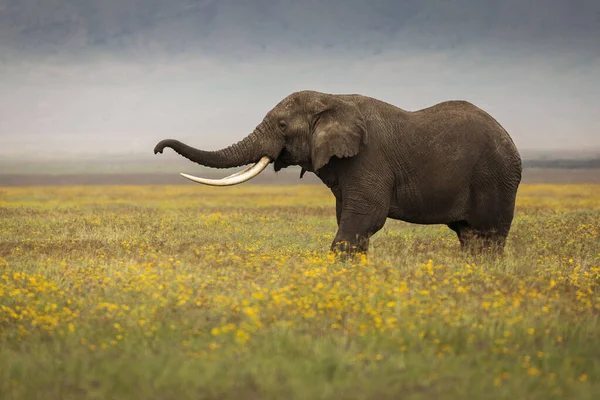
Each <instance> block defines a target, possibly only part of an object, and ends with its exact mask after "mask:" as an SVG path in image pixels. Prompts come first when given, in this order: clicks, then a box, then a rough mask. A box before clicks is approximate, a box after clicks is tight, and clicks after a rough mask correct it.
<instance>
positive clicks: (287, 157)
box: [273, 148, 299, 172]
mask: <svg viewBox="0 0 600 400" xmlns="http://www.w3.org/2000/svg"><path fill="white" fill-rule="evenodd" d="M291 165H299V163H298V161H296V160H295V159H294V157H293V156H292V153H290V152H289V151H287V150H286V149H285V148H284V149H283V150H281V152H280V153H279V155H278V156H277V158H276V159H275V162H274V163H273V169H274V170H275V172H277V171H279V170H282V169H284V168H287V167H289V166H291Z"/></svg>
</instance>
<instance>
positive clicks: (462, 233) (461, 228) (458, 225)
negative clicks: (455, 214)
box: [448, 220, 470, 247]
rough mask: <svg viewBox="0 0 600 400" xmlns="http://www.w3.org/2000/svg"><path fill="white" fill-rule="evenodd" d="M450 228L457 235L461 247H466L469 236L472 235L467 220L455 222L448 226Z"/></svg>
mask: <svg viewBox="0 0 600 400" xmlns="http://www.w3.org/2000/svg"><path fill="white" fill-rule="evenodd" d="M448 228H450V229H452V230H453V231H454V232H455V233H456V236H458V240H459V241H460V245H461V247H465V245H466V244H467V241H468V236H469V235H470V226H469V223H468V222H467V221H465V220H461V221H453V222H450V223H449V224H448Z"/></svg>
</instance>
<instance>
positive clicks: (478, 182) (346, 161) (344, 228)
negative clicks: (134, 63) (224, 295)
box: [154, 90, 522, 255]
mask: <svg viewBox="0 0 600 400" xmlns="http://www.w3.org/2000/svg"><path fill="white" fill-rule="evenodd" d="M166 147H170V148H171V149H173V150H174V151H175V152H177V153H179V154H180V155H182V156H183V157H186V158H188V159H189V160H191V161H193V162H195V163H198V164H201V165H204V166H207V167H213V168H232V167H239V166H244V165H248V164H251V165H250V167H248V168H246V169H245V170H243V171H241V172H238V173H236V174H233V175H230V176H228V177H226V178H223V179H204V178H200V177H195V176H192V175H187V174H183V173H182V174H181V175H183V176H184V177H186V178H188V179H190V180H192V181H194V182H198V183H202V184H207V185H214V186H229V185H235V184H239V183H242V182H245V181H247V180H249V179H252V178H253V177H255V176H256V175H258V174H259V173H261V172H262V171H263V170H264V169H265V168H266V167H267V165H268V164H270V163H273V165H274V170H275V171H279V170H281V169H283V168H286V167H289V166H292V165H295V166H300V167H301V172H300V178H302V176H303V175H304V174H305V173H306V172H312V173H314V174H316V175H317V176H318V177H319V178H320V179H321V181H322V182H323V183H324V184H325V185H326V186H327V187H328V188H329V189H330V190H331V192H332V193H333V195H334V197H335V204H336V206H335V214H336V220H337V225H338V230H337V234H336V235H335V238H334V240H333V242H332V244H331V247H330V250H331V251H333V252H337V253H342V254H344V255H348V254H356V253H367V251H368V247H369V239H370V237H371V236H372V235H374V234H375V233H376V232H378V231H379V230H380V229H381V228H382V227H383V226H384V224H385V222H386V219H387V218H392V219H396V220H401V221H405V222H408V223H414V224H445V225H447V226H448V227H449V228H450V229H451V230H453V231H454V232H455V233H456V235H457V236H458V240H459V242H460V245H461V247H463V248H465V247H469V246H470V245H471V244H475V243H478V248H481V246H485V248H488V249H489V248H495V249H497V250H499V252H500V253H502V251H503V249H504V247H505V241H506V238H507V236H508V233H509V230H510V227H511V224H512V220H513V216H514V209H515V200H516V194H517V189H518V187H519V184H520V182H521V174H522V163H521V157H520V154H519V152H518V150H517V147H516V145H515V143H514V142H513V140H512V138H511V137H510V135H509V134H508V132H507V131H506V130H505V129H504V128H503V127H502V126H501V125H500V124H499V123H498V122H497V121H496V120H495V119H494V118H493V117H492V116H491V115H489V114H488V113H487V112H486V111H484V110H482V109H481V108H479V107H477V106H475V105H474V104H472V103H470V102H468V101H464V100H449V101H443V102H440V103H437V104H435V105H432V106H429V107H427V108H423V109H419V110H416V111H407V110H404V109H401V108H399V107H396V106H394V105H392V104H390V103H387V102H384V101H381V100H378V99H376V98H373V97H368V96H364V95H359V94H329V93H323V92H318V91H313V90H303V91H297V92H294V93H291V94H290V95H288V96H287V97H285V98H284V99H283V100H281V101H280V102H279V103H278V104H277V105H276V106H275V107H274V108H273V109H271V110H270V111H269V112H268V113H267V114H266V116H265V117H264V118H263V120H262V121H261V122H260V123H259V124H258V125H257V126H256V128H255V129H254V130H253V131H252V132H251V133H250V134H249V135H248V136H246V137H245V138H244V139H242V140H240V141H239V142H237V143H235V144H232V145H230V146H229V147H226V148H223V149H221V150H217V151H204V150H199V149H196V148H193V147H190V146H188V145H186V144H184V143H182V142H180V141H178V140H174V139H165V140H162V141H160V142H159V143H158V144H157V145H156V147H155V148H154V154H157V153H162V152H163V149H165V148H166Z"/></svg>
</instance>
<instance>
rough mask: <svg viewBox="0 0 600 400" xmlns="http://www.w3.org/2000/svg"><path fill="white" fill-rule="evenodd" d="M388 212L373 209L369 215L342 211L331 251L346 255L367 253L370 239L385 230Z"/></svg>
mask: <svg viewBox="0 0 600 400" xmlns="http://www.w3.org/2000/svg"><path fill="white" fill-rule="evenodd" d="M387 211H388V210H385V211H384V210H383V208H381V209H377V210H373V209H371V210H369V213H368V214H367V213H357V212H349V211H345V210H342V212H341V217H340V223H339V226H338V231H337V234H336V235H335V238H334V239H333V243H332V244H331V251H333V252H336V253H342V254H345V255H350V254H355V253H367V251H368V249H369V238H370V237H371V236H373V235H374V234H375V233H376V232H377V231H379V230H380V229H381V228H383V225H384V224H385V221H386V219H387Z"/></svg>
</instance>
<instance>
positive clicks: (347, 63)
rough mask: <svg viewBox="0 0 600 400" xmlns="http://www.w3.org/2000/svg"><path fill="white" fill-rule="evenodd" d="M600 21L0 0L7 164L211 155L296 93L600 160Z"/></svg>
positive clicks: (413, 5)
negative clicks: (461, 105)
mask: <svg viewBox="0 0 600 400" xmlns="http://www.w3.org/2000/svg"><path fill="white" fill-rule="evenodd" d="M599 21H600V4H599V3H598V2H595V1H591V0H578V1H567V0H565V1H558V0H532V1H530V2H527V4H524V3H522V2H520V1H517V0H507V1H488V0H484V1H476V0H458V1H452V2H450V1H444V0H429V1H403V2H399V4H396V2H395V1H392V0H381V1H375V0H374V1H372V2H371V3H366V2H361V1H355V0H351V1H338V0H332V1H324V0H321V1H316V0H306V1H302V2H297V1H293V0H276V1H270V2H267V1H265V0H260V1H258V0H253V1H241V0H240V1H233V0H221V1H211V0H205V1H192V0H171V1H168V2H167V1H157V0H156V1H155V0H145V1H140V0H120V1H117V0H114V1H113V0H110V1H103V2H92V1H83V0H78V1H76V0H46V1H44V2H41V3H40V2H37V1H35V0H0V155H3V156H20V155H32V154H33V155H36V154H37V155H43V154H55V155H56V154H66V155H68V154H71V155H73V154H74V155H77V154H101V153H106V154H123V153H135V154H145V153H148V154H151V152H152V149H153V147H154V145H155V143H156V141H158V140H160V139H163V138H168V137H170V138H176V139H179V140H182V141H185V142H187V143H189V144H190V145H193V146H196V147H202V148H205V149H209V150H210V149H216V148H220V147H223V146H226V145H228V144H230V143H232V142H234V141H237V140H239V139H241V138H242V137H243V136H244V135H246V134H247V133H248V132H250V131H251V130H252V129H253V128H254V127H255V126H256V125H257V124H258V123H259V122H260V121H261V119H262V118H263V116H264V115H265V114H266V112H267V111H269V109H271V108H272V107H273V106H274V105H275V104H276V103H277V102H279V100H281V99H282V98H283V97H285V96H286V95H288V94H289V93H291V92H293V91H296V90H304V89H311V90H318V91H323V92H329V93H360V94H364V95H367V96H372V97H377V98H379V99H381V100H384V101H387V102H389V103H392V104H394V105H397V106H399V107H401V108H404V109H407V110H417V109H420V108H424V107H427V106H430V105H433V104H435V103H437V102H440V101H444V100H449V99H464V100H468V101H471V102H473V103H475V104H476V105H478V106H480V107H482V108H483V109H485V110H486V111H488V112H489V113H491V114H492V115H493V116H494V117H495V118H496V119H497V120H498V121H499V122H500V123H501V124H502V125H503V126H504V127H505V128H506V129H507V130H508V131H509V133H510V134H511V136H512V137H513V139H514V141H515V142H516V144H517V146H518V147H519V149H520V150H522V151H531V150H561V151H574V150H590V149H600V121H599V119H598V118H597V115H596V114H597V111H598V110H599V109H600V42H599V41H598V39H597V38H598V37H600V22H599ZM165 154H166V153H165ZM169 157H173V158H174V157H179V156H178V155H176V154H174V153H173V152H169Z"/></svg>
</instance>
